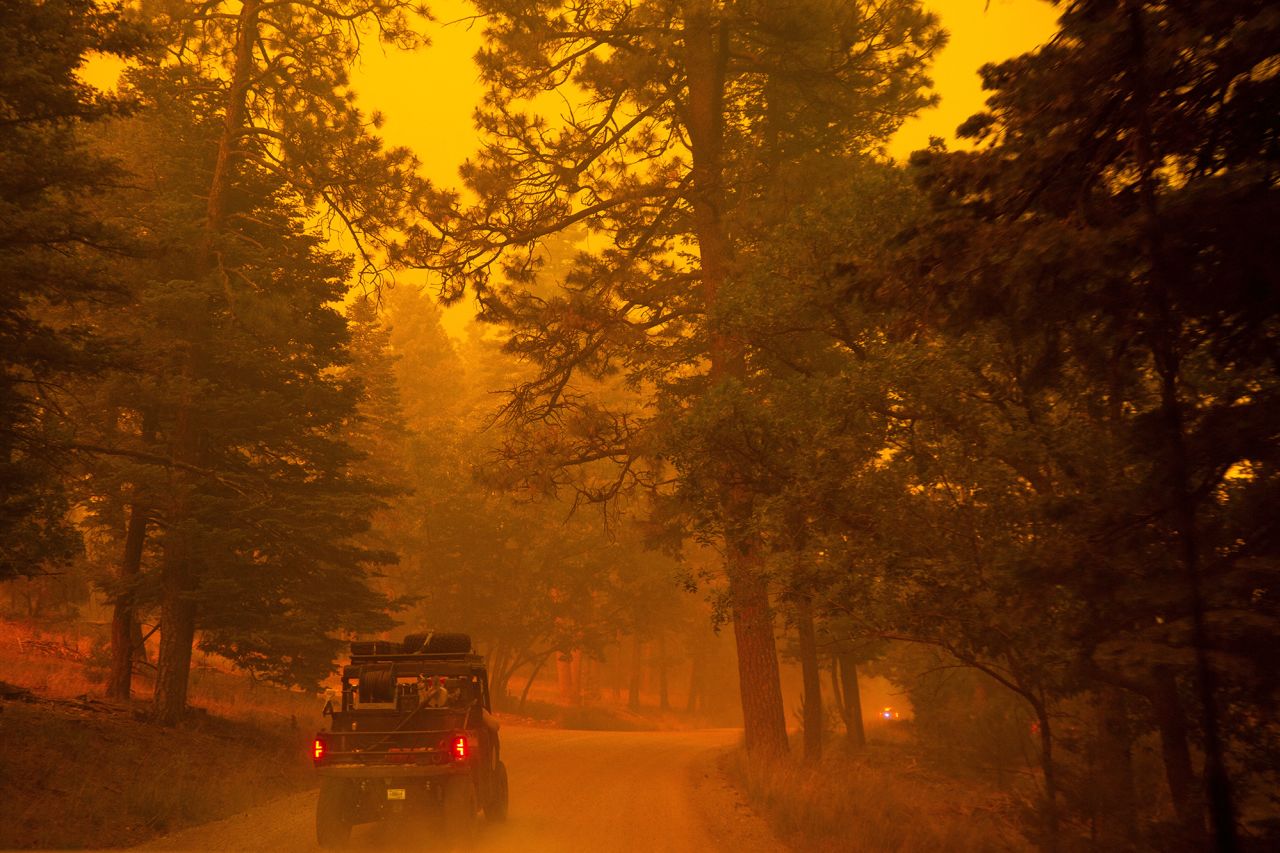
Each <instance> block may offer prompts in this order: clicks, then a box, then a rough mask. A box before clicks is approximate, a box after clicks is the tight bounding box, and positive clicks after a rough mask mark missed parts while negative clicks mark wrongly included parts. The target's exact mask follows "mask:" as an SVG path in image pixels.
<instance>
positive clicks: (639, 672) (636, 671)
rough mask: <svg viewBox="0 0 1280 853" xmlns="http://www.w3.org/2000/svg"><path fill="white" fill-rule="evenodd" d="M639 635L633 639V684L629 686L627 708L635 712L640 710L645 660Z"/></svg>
mask: <svg viewBox="0 0 1280 853" xmlns="http://www.w3.org/2000/svg"><path fill="white" fill-rule="evenodd" d="M641 651H642V647H641V645H640V637H639V635H636V636H633V637H632V638H631V683H630V684H629V685H627V707H628V708H630V709H631V710H633V711H635V710H638V709H639V708H640V684H641V681H642V680H643V677H644V668H643V667H644V658H643V657H642V655H641Z"/></svg>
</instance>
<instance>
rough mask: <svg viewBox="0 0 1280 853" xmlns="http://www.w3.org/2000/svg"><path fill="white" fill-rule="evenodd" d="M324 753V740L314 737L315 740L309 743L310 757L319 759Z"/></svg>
mask: <svg viewBox="0 0 1280 853" xmlns="http://www.w3.org/2000/svg"><path fill="white" fill-rule="evenodd" d="M324 753H325V745H324V741H323V740H321V739H320V738H316V739H315V741H313V742H312V744H311V756H312V759H313V760H315V761H319V760H320V759H322V758H324Z"/></svg>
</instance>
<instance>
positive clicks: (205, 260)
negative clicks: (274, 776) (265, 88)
mask: <svg viewBox="0 0 1280 853" xmlns="http://www.w3.org/2000/svg"><path fill="white" fill-rule="evenodd" d="M260 11H261V2H260V0H245V2H244V4H243V5H242V6H241V7H240V16H239V27H238V31H237V35H236V50H235V64H234V67H233V68H232V72H231V80H230V82H229V83H228V86H227V102H226V108H225V111H224V113H223V117H222V132H221V134H220V135H219V137H218V151H217V155H216V157H215V159H214V166H213V175H212V176H211V178H210V181H209V197H208V202H207V206H206V217H205V223H204V234H203V237H202V239H201V242H200V246H199V251H198V254H197V256H196V269H197V270H198V271H199V272H200V273H201V274H202V275H213V274H215V273H216V272H217V268H218V263H217V258H216V254H217V248H216V247H217V241H218V238H219V237H220V236H221V235H222V231H223V229H224V226H225V222H226V213H227V199H228V197H229V195H230V192H231V178H232V162H231V161H232V157H233V155H234V153H235V146H236V140H237V138H238V137H239V135H240V132H241V130H243V128H244V121H245V105H246V99H247V96H248V92H249V87H250V85H251V83H252V79H253V46H254V43H255V42H256V41H257V36H258V17H259V13H260ZM192 376H193V374H192V365H191V363H190V354H188V355H187V359H186V361H185V363H184V365H183V371H182V379H183V380H184V382H185V383H186V388H184V390H183V392H182V397H181V398H180V399H179V401H178V404H177V411H176V412H175V418H174V420H175V423H176V426H175V429H174V448H173V451H174V459H175V460H176V461H178V462H180V463H183V467H182V468H180V469H177V471H176V473H175V480H176V489H175V491H176V493H177V497H175V499H174V500H173V501H172V503H171V505H170V507H169V508H168V511H167V512H166V522H167V531H166V534H165V545H164V550H163V556H162V558H161V567H160V575H161V583H160V593H161V601H160V624H161V631H160V656H159V661H158V664H157V673H156V694H155V718H156V720H157V722H159V723H161V724H162V725H173V724H174V723H176V722H177V721H178V720H180V719H181V718H182V715H183V714H184V713H185V711H186V703H187V682H188V680H189V678H190V675H191V646H192V644H193V643H194V641H195V630H196V601H195V591H196V588H197V586H198V578H197V577H196V572H195V567H194V565H193V564H192V559H193V557H194V549H193V548H192V547H191V541H190V540H191V530H190V523H191V519H190V511H191V507H190V498H191V491H192V487H193V485H194V483H193V482H192V476H191V474H190V471H191V470H192V469H193V468H194V467H196V466H197V464H198V462H199V458H198V450H199V441H198V439H197V435H196V425H195V423H194V422H193V420H194V412H193V408H194V403H195V401H194V400H193V399H192V398H191V396H190V390H189V389H190V387H191V384H192Z"/></svg>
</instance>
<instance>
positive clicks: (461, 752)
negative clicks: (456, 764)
mask: <svg viewBox="0 0 1280 853" xmlns="http://www.w3.org/2000/svg"><path fill="white" fill-rule="evenodd" d="M453 757H454V758H455V759H459V760H461V759H463V758H466V757H467V737H466V735H454V736H453Z"/></svg>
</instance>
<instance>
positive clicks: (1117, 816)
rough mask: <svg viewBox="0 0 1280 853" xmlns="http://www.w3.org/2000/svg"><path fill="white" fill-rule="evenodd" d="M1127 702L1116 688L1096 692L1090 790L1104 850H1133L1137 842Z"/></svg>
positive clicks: (1136, 816)
mask: <svg viewBox="0 0 1280 853" xmlns="http://www.w3.org/2000/svg"><path fill="white" fill-rule="evenodd" d="M1128 702H1129V697H1128V695H1127V694H1126V692H1125V691H1124V690H1121V689H1120V688H1118V687H1110V686H1107V687H1103V688H1102V689H1101V690H1100V691H1099V692H1098V697H1097V717H1096V720H1095V723H1096V726H1097V743H1098V760H1097V762H1096V771H1097V772H1096V778H1095V780H1094V784H1093V786H1092V788H1093V797H1094V802H1095V809H1094V811H1095V817H1096V820H1095V824H1096V826H1097V829H1098V832H1097V841H1098V843H1100V844H1101V846H1102V849H1104V850H1128V849H1132V848H1133V847H1134V846H1135V845H1136V844H1137V841H1138V809H1137V801H1136V799H1135V793H1134V785H1133V732H1132V726H1131V723H1130V719H1129V711H1128Z"/></svg>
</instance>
